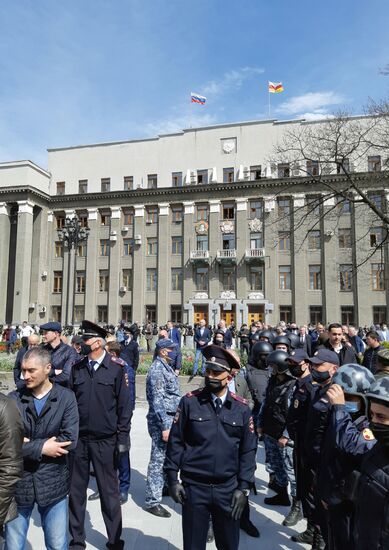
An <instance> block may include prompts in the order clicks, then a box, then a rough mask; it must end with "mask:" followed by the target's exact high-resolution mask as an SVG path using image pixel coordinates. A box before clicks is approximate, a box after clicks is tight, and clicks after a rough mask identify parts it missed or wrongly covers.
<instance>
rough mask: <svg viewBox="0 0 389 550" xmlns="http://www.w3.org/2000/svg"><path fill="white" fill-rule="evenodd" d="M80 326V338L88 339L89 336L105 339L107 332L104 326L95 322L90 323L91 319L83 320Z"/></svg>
mask: <svg viewBox="0 0 389 550" xmlns="http://www.w3.org/2000/svg"><path fill="white" fill-rule="evenodd" d="M80 328H81V330H82V334H81V338H82V339H83V340H89V338H104V339H105V338H106V337H107V334H108V332H107V331H106V329H105V328H103V327H100V326H99V325H96V323H92V321H86V320H85V321H83V322H82V323H81V327H80Z"/></svg>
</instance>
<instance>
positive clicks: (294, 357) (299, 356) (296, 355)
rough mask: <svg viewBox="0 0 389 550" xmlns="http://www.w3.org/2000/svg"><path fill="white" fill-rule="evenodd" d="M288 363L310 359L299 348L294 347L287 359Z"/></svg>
mask: <svg viewBox="0 0 389 550" xmlns="http://www.w3.org/2000/svg"><path fill="white" fill-rule="evenodd" d="M287 361H288V362H289V363H301V361H306V362H308V361H310V359H309V357H308V354H307V353H306V352H305V351H304V350H303V349H301V348H299V349H296V351H294V352H293V353H291V354H290V355H289V357H288V359H287Z"/></svg>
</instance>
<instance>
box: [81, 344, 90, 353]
mask: <svg viewBox="0 0 389 550" xmlns="http://www.w3.org/2000/svg"><path fill="white" fill-rule="evenodd" d="M91 351H92V348H91V347H90V345H89V344H85V342H83V343H82V344H81V348H80V353H81V355H89V354H90V352H91Z"/></svg>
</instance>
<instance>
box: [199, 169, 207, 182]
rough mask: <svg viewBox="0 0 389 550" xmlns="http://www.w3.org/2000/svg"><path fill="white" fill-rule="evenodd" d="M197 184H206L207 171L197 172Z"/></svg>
mask: <svg viewBox="0 0 389 550" xmlns="http://www.w3.org/2000/svg"><path fill="white" fill-rule="evenodd" d="M197 183H198V184H199V185H206V184H207V183H208V170H197Z"/></svg>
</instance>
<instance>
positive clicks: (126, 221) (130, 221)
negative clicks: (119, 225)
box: [123, 210, 134, 225]
mask: <svg viewBox="0 0 389 550" xmlns="http://www.w3.org/2000/svg"><path fill="white" fill-rule="evenodd" d="M123 225H134V211H133V210H125V211H124V212H123Z"/></svg>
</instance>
